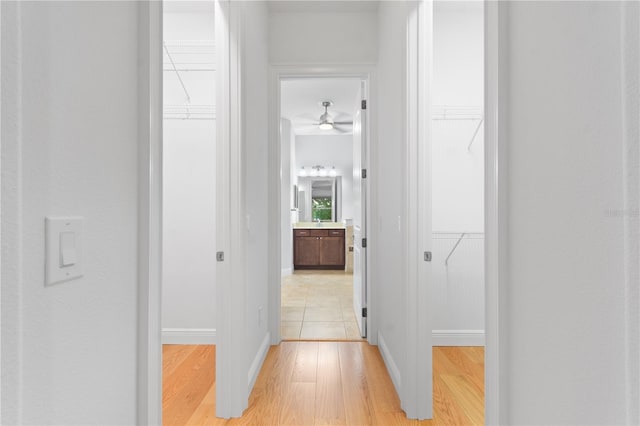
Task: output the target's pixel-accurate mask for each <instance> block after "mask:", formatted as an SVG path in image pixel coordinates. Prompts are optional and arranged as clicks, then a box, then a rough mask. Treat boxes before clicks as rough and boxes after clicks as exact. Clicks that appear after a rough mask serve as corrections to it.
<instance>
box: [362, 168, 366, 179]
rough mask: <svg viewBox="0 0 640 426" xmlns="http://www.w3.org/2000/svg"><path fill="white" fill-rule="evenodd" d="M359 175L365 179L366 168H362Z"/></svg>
mask: <svg viewBox="0 0 640 426" xmlns="http://www.w3.org/2000/svg"><path fill="white" fill-rule="evenodd" d="M360 176H361V177H362V179H366V178H367V169H362V173H361V174H360Z"/></svg>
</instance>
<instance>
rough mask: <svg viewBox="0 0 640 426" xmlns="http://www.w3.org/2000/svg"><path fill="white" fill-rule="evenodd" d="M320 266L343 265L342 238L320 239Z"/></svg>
mask: <svg viewBox="0 0 640 426" xmlns="http://www.w3.org/2000/svg"><path fill="white" fill-rule="evenodd" d="M320 264H321V265H323V266H324V265H326V266H333V265H344V237H320Z"/></svg>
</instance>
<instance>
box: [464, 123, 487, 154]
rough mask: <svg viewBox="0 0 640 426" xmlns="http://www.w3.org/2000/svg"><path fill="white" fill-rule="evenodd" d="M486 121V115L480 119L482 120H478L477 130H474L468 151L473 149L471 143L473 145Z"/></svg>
mask: <svg viewBox="0 0 640 426" xmlns="http://www.w3.org/2000/svg"><path fill="white" fill-rule="evenodd" d="M483 122H484V117H483V118H481V119H480V121H478V125H477V126H476V131H475V132H473V136H471V141H469V146H467V151H471V145H473V142H474V141H475V140H476V136H478V132H479V131H480V126H482V123H483Z"/></svg>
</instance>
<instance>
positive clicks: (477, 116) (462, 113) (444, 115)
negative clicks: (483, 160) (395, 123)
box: [431, 105, 484, 151]
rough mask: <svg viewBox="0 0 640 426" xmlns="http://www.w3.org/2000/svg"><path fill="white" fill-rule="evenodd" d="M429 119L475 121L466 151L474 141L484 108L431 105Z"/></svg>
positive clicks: (482, 119)
mask: <svg viewBox="0 0 640 426" xmlns="http://www.w3.org/2000/svg"><path fill="white" fill-rule="evenodd" d="M431 119H432V120H435V121H446V120H454V121H477V122H478V124H477V125H476V128H475V130H474V131H473V136H471V139H470V140H469V144H468V145H467V151H471V145H473V142H475V140H476V136H478V132H480V127H481V126H482V123H483V122H484V110H483V109H482V107H479V106H461V105H433V107H432V111H431Z"/></svg>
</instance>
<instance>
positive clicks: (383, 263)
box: [369, 2, 407, 368]
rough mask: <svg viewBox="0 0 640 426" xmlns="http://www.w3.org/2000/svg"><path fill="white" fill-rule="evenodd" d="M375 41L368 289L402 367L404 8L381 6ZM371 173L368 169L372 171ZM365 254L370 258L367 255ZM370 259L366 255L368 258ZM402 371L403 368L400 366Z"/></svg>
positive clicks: (382, 329)
mask: <svg viewBox="0 0 640 426" xmlns="http://www.w3.org/2000/svg"><path fill="white" fill-rule="evenodd" d="M379 13H380V21H379V30H378V31H379V33H378V40H380V47H379V51H378V55H379V63H378V92H377V93H378V98H379V99H384V102H380V103H379V106H378V114H379V116H381V117H385V120H384V122H379V125H378V128H377V131H378V138H377V140H378V164H377V165H376V170H377V172H376V173H377V176H380V178H379V179H378V180H377V182H378V185H377V186H378V187H377V188H374V189H373V190H374V191H376V190H377V200H378V205H377V211H378V218H377V220H378V229H371V230H370V231H371V232H372V235H371V240H372V241H376V242H377V243H376V244H372V249H373V250H371V252H373V259H370V260H371V261H372V262H373V263H372V274H371V275H372V276H371V282H370V283H369V285H372V286H374V288H375V290H376V294H375V296H376V301H377V302H376V305H375V306H374V308H375V309H376V310H377V316H376V319H377V321H378V328H379V333H380V335H382V336H383V338H384V341H385V342H386V345H387V347H388V348H389V350H390V352H391V356H392V357H393V359H394V360H395V362H396V363H401V362H402V360H403V359H404V356H405V352H406V349H405V348H406V338H405V334H406V333H405V312H406V309H405V306H406V299H405V296H406V272H405V270H404V259H405V253H404V245H405V241H404V238H403V233H402V224H401V223H400V217H401V216H402V214H403V212H402V205H403V202H404V197H405V194H406V188H405V185H404V179H403V176H404V175H403V173H402V172H401V171H403V170H405V162H404V151H405V147H406V146H405V145H406V132H405V126H406V107H405V105H406V96H405V90H403V89H404V88H405V87H406V86H405V82H406V78H405V75H406V66H405V64H406V53H405V52H406V38H407V37H406V17H405V9H404V7H403V5H402V4H401V3H400V2H398V3H395V2H385V3H382V4H381V5H380V10H379ZM372 169H373V167H372ZM371 252H370V253H371ZM370 256H371V255H370ZM399 368H402V366H399Z"/></svg>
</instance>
